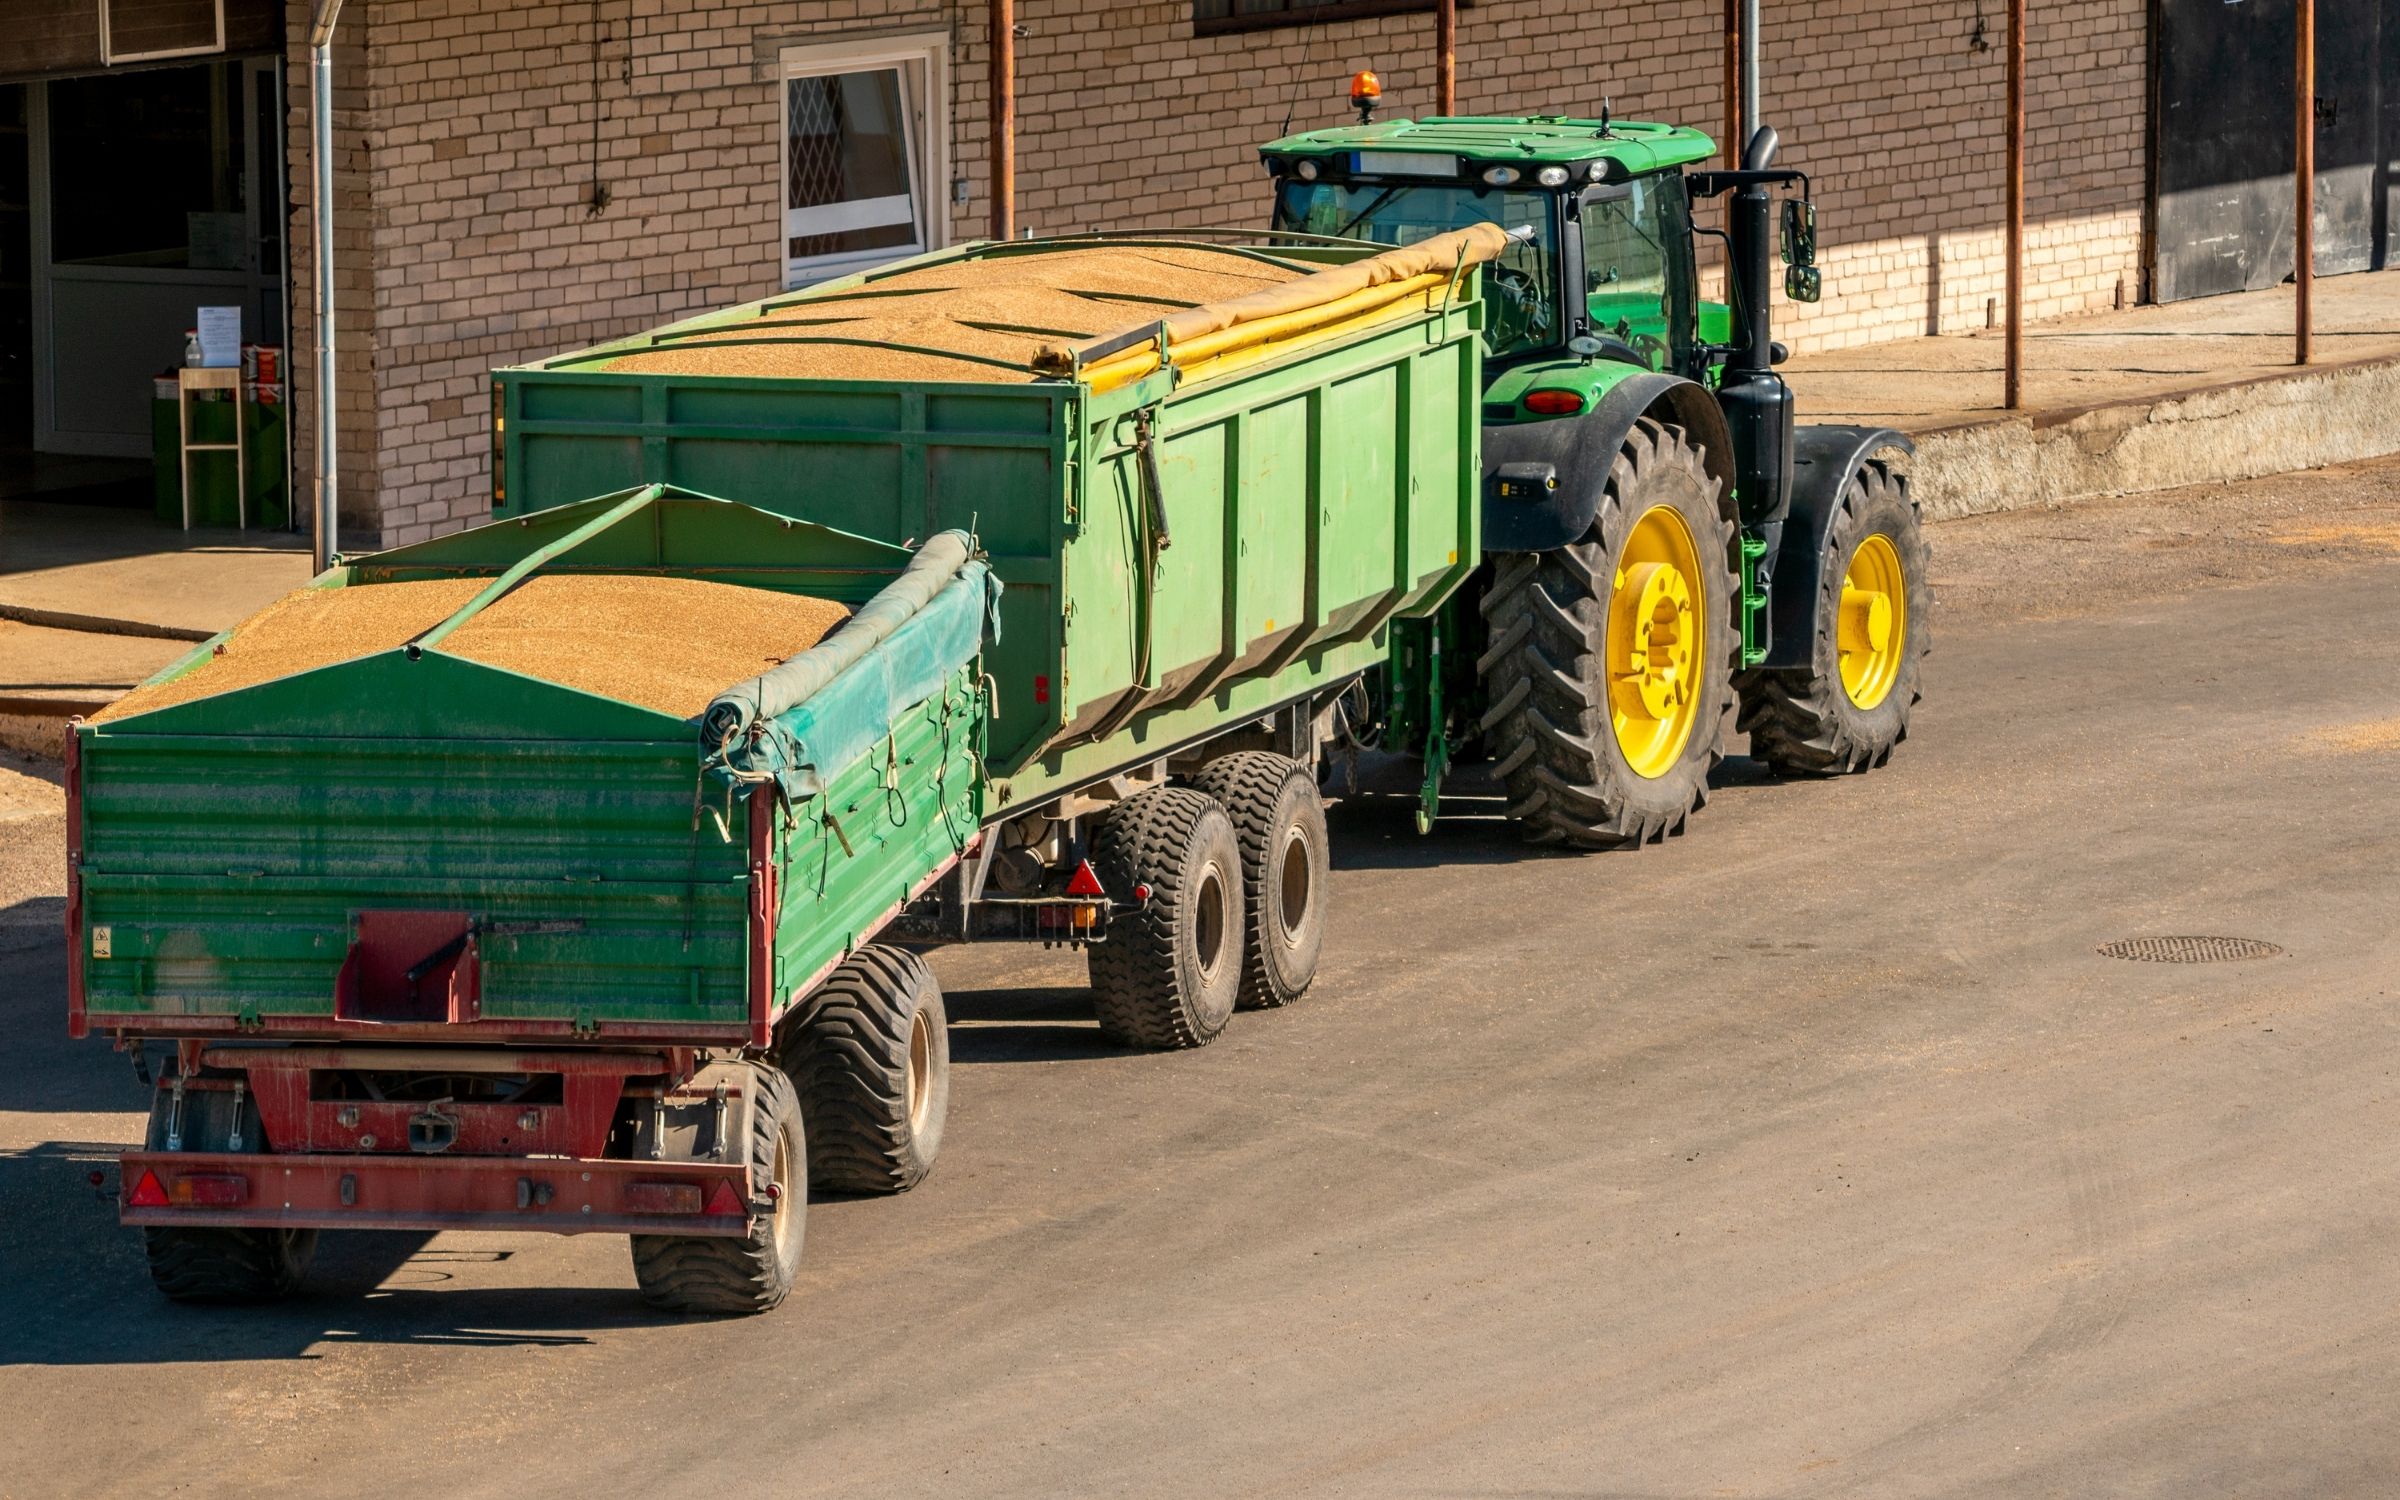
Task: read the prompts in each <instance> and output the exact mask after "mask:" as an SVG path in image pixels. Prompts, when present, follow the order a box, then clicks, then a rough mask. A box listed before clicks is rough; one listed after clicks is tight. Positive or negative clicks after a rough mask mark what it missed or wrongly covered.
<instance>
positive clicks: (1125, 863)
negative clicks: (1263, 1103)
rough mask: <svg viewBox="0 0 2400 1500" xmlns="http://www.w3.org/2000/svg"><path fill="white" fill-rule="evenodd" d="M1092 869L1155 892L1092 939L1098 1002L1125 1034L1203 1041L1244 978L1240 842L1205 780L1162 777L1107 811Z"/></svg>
mask: <svg viewBox="0 0 2400 1500" xmlns="http://www.w3.org/2000/svg"><path fill="white" fill-rule="evenodd" d="M1091 861H1092V867H1093V869H1094V870H1095V871H1096V872H1097V873H1098V874H1099V876H1100V883H1101V884H1102V885H1103V886H1105V887H1107V889H1108V893H1109V895H1110V896H1112V897H1113V898H1115V899H1117V900H1120V901H1122V900H1126V899H1128V898H1129V897H1130V896H1131V894H1132V892H1133V890H1134V888H1135V887H1136V886H1142V885H1146V886H1148V887H1149V888H1150V900H1149V901H1148V903H1147V904H1145V905H1144V906H1142V907H1141V908H1140V909H1139V910H1136V911H1131V912H1127V913H1125V914H1124V915H1122V916H1119V917H1117V918H1116V919H1114V920H1113V921H1112V922H1110V924H1109V928H1108V935H1107V938H1106V940H1105V941H1103V942H1099V943H1095V944H1093V945H1092V947H1091V949H1090V954H1091V957H1090V964H1091V975H1092V1006H1093V1009H1094V1011H1096V1012H1097V1013H1098V1015H1099V1018H1100V1031H1101V1034H1102V1035H1104V1036H1106V1037H1107V1038H1108V1039H1109V1040H1110V1041H1112V1042H1115V1043H1117V1044H1118V1045H1120V1046H1127V1047H1147V1048H1153V1049H1159V1050H1165V1049H1170V1048H1181V1047H1205V1046H1207V1045H1208V1044H1209V1043H1210V1042H1212V1041H1214V1040H1216V1037H1217V1033H1218V1032H1220V1031H1223V1030H1224V1029H1225V1023H1226V1022H1227V1021H1228V1020H1230V1019H1232V1016H1233V1007H1234V1002H1235V1000H1236V999H1237V998H1238V997H1239V995H1240V993H1241V984H1242V955H1241V949H1242V925H1243V924H1242V911H1243V906H1242V851H1241V844H1240V841H1239V840H1238V839H1237V838H1236V837H1235V835H1234V831H1233V820H1232V819H1231V818H1229V817H1227V816H1226V814H1225V809H1224V808H1223V807H1221V806H1219V805H1218V803H1217V800H1216V799H1215V798H1213V797H1211V796H1209V795H1208V794H1207V793H1206V792H1200V791H1195V790H1193V789H1192V788H1190V787H1181V786H1166V787H1155V788H1153V789H1151V790H1150V791H1147V792H1143V793H1141V794H1140V795H1138V796H1135V797H1132V798H1129V799H1127V800H1126V801H1125V802H1123V803H1121V804H1119V805H1118V806H1117V807H1115V808H1113V809H1112V810H1110V812H1109V813H1108V815H1107V816H1106V817H1104V818H1102V819H1101V820H1100V827H1099V830H1098V832H1097V833H1095V834H1094V836H1093V838H1092V841H1091Z"/></svg>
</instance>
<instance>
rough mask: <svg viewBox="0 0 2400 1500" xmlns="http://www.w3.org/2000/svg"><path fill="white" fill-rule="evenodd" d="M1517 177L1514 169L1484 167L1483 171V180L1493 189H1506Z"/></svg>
mask: <svg viewBox="0 0 2400 1500" xmlns="http://www.w3.org/2000/svg"><path fill="white" fill-rule="evenodd" d="M1517 177H1518V172H1517V169H1516V168H1515V167H1485V168H1484V169H1483V180H1484V181H1485V182H1487V183H1490V184H1491V185H1492V186H1493V187H1507V186H1509V185H1510V184H1511V183H1514V182H1515V181H1516V180H1517Z"/></svg>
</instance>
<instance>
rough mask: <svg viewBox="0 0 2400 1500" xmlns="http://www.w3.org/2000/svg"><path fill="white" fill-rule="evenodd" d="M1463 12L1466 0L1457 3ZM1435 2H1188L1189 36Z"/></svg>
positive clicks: (1399, 10)
mask: <svg viewBox="0 0 2400 1500" xmlns="http://www.w3.org/2000/svg"><path fill="white" fill-rule="evenodd" d="M1458 3H1459V8H1460V9H1462V10H1464V9H1465V8H1466V7H1467V5H1468V4H1469V3H1470V0H1458ZM1434 6H1435V0H1192V34H1193V35H1195V36H1212V35H1215V34H1217V33H1220V32H1228V31H1261V30H1264V29H1266V28H1267V27H1270V26H1310V25H1314V24H1315V23H1317V22H1319V21H1352V20H1358V19H1360V18H1362V17H1366V16H1396V15H1404V14H1406V13H1408V12H1410V11H1429V10H1432V9H1433V8H1434Z"/></svg>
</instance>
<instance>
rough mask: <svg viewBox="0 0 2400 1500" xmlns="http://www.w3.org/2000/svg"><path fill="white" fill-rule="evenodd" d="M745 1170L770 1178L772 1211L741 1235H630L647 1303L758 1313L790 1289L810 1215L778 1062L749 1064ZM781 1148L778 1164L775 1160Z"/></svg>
mask: <svg viewBox="0 0 2400 1500" xmlns="http://www.w3.org/2000/svg"><path fill="white" fill-rule="evenodd" d="M749 1072H750V1087H752V1088H753V1089H755V1090H757V1093H756V1102H755V1104H754V1105H753V1107H752V1108H751V1110H750V1175H751V1179H752V1180H753V1181H754V1182H755V1181H766V1182H773V1183H775V1184H776V1185H777V1186H778V1187H779V1188H780V1189H781V1192H780V1194H779V1195H778V1196H777V1198H776V1203H775V1212H774V1213H773V1214H772V1215H770V1216H769V1217H768V1218H767V1219H765V1220H764V1221H762V1222H760V1223H758V1224H757V1225H755V1226H753V1227H752V1229H751V1231H750V1233H749V1234H747V1235H745V1236H743V1237H742V1238H740V1239H731V1238H719V1237H714V1236H704V1235H688V1236H687V1235H663V1234H637V1235H635V1236H633V1277H634V1280H635V1281H636V1282H638V1283H639V1284H640V1286H641V1289H642V1296H643V1297H644V1298H645V1299H646V1300H647V1301H648V1302H649V1303H650V1304H651V1305H652V1306H653V1307H658V1308H663V1309H665V1310H666V1311H668V1312H675V1313H702V1314H722V1315H739V1314H743V1313H762V1312H766V1311H767V1310H768V1309H770V1308H772V1307H774V1306H775V1305H776V1304H777V1303H780V1302H781V1301H783V1299H784V1298H785V1297H786V1296H788V1295H789V1294H790V1293H791V1290H792V1280H793V1278H794V1277H795V1276H797V1275H798V1274H799V1271H800V1251H801V1244H802V1241H803V1239H804V1238H805V1233H804V1231H805V1230H806V1227H807V1215H808V1184H807V1182H806V1180H805V1173H806V1171H807V1162H808V1139H807V1135H806V1131H805V1129H804V1127H803V1126H802V1125H801V1121H800V1100H799V1097H798V1095H797V1094H796V1093H794V1091H793V1089H792V1080H791V1079H790V1077H788V1076H787V1075H786V1074H785V1073H784V1071H783V1069H781V1068H778V1067H774V1066H772V1065H770V1064H766V1063H751V1064H750V1065H749ZM779 1148H780V1154H781V1159H782V1162H783V1171H782V1172H781V1173H780V1174H778V1173H777V1171H776V1163H777V1159H778V1152H779Z"/></svg>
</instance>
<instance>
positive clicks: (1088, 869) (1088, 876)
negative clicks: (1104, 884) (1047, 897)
mask: <svg viewBox="0 0 2400 1500" xmlns="http://www.w3.org/2000/svg"><path fill="white" fill-rule="evenodd" d="M1067 894H1068V895H1070V896H1105V895H1107V894H1108V892H1107V891H1105V890H1103V889H1101V887H1100V877H1099V876H1097V875H1095V874H1093V873H1092V862H1091V861H1090V860H1088V859H1087V860H1085V861H1084V862H1083V863H1081V864H1079V865H1077V866H1076V867H1075V878H1074V879H1072V880H1070V881H1068V882H1067Z"/></svg>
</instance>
